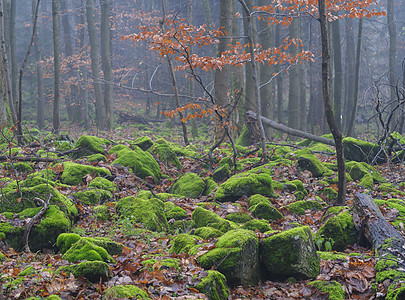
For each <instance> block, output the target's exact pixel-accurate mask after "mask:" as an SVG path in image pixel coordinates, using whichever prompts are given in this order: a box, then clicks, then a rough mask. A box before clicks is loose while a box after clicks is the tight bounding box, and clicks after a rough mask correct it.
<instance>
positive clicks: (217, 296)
mask: <svg viewBox="0 0 405 300" xmlns="http://www.w3.org/2000/svg"><path fill="white" fill-rule="evenodd" d="M195 288H196V289H197V290H198V291H199V292H201V293H204V294H205V295H206V296H207V297H208V299H209V300H227V299H228V297H229V290H228V287H227V284H226V278H225V276H224V275H222V274H221V273H220V272H218V271H212V270H210V271H207V276H205V277H204V278H203V279H202V280H201V282H200V283H199V284H197V285H196V286H195Z"/></svg>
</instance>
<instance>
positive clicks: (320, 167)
mask: <svg viewBox="0 0 405 300" xmlns="http://www.w3.org/2000/svg"><path fill="white" fill-rule="evenodd" d="M298 166H299V167H300V168H301V169H303V170H308V171H310V172H311V173H312V176H314V177H322V176H330V175H332V174H333V172H332V170H329V169H328V168H327V167H325V165H324V164H322V162H321V161H320V160H319V159H318V158H317V157H316V156H315V155H314V154H301V155H300V157H298Z"/></svg>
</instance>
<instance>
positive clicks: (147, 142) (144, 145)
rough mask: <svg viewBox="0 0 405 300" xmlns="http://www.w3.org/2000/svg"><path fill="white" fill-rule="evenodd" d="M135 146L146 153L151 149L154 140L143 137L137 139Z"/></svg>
mask: <svg viewBox="0 0 405 300" xmlns="http://www.w3.org/2000/svg"><path fill="white" fill-rule="evenodd" d="M134 144H135V145H137V146H138V147H139V148H141V149H142V150H143V151H146V150H148V149H149V148H150V147H152V145H153V141H152V139H151V138H150V137H148V136H143V137H140V138H137V139H136V140H135V141H134Z"/></svg>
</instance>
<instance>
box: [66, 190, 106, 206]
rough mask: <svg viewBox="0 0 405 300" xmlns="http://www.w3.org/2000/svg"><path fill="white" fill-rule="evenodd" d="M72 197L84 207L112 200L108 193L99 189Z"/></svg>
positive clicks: (82, 192) (75, 194)
mask: <svg viewBox="0 0 405 300" xmlns="http://www.w3.org/2000/svg"><path fill="white" fill-rule="evenodd" d="M73 197H74V198H75V199H78V200H80V202H81V203H83V204H86V205H94V204H100V203H104V202H106V201H107V200H109V199H111V198H112V194H111V192H109V191H106V190H101V189H93V190H86V191H80V192H76V193H74V195H73Z"/></svg>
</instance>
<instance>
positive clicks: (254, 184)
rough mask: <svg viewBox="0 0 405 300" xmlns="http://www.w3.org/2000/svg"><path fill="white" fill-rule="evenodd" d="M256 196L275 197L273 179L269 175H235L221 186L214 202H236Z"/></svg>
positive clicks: (252, 173)
mask: <svg viewBox="0 0 405 300" xmlns="http://www.w3.org/2000/svg"><path fill="white" fill-rule="evenodd" d="M254 194H260V195H264V196H272V195H273V187H272V179H271V176H270V175H269V174H268V173H258V174H257V173H254V172H243V173H239V174H237V175H234V176H232V177H231V178H229V179H228V180H227V181H225V182H224V183H222V184H221V185H220V186H219V188H218V190H217V192H216V193H215V197H214V200H215V201H219V202H235V201H237V200H238V199H239V198H241V197H243V196H246V197H250V196H251V195H254Z"/></svg>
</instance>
